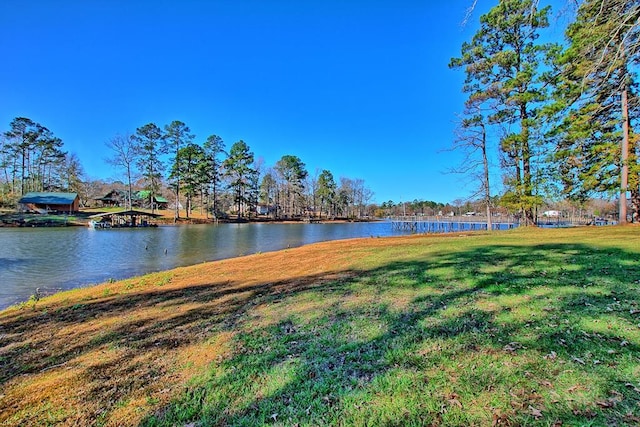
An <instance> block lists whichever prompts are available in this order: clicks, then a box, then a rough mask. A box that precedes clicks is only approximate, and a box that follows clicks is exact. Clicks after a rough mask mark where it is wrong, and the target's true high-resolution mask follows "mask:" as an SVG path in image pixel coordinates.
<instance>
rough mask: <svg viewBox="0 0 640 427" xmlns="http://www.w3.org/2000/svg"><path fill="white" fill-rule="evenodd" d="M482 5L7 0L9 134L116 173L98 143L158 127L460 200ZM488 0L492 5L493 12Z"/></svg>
mask: <svg viewBox="0 0 640 427" xmlns="http://www.w3.org/2000/svg"><path fill="white" fill-rule="evenodd" d="M472 3H473V1H472V0H452V1H448V2H444V1H431V0H422V1H418V0H415V1H411V0H395V1H391V0H388V1H377V0H368V1H364V0H351V1H350V0H324V1H319V0H309V1H306V0H269V1H267V0H211V1H205V0H201V1H191V0H183V1H161V0H156V1H131V0H127V1H117V0H110V1H91V0H82V1H79V0H78V1H75V0H65V1H19V0H4V1H2V2H0V57H2V58H3V65H2V67H0V129H1V130H7V129H8V126H9V122H10V121H11V120H12V119H13V118H14V117H18V116H23V117H28V118H31V119H32V120H34V121H36V122H38V123H40V124H42V125H44V126H47V127H48V128H49V129H50V130H51V131H53V132H54V134H55V135H56V136H58V137H60V138H62V139H63V141H64V143H65V149H66V150H68V151H70V152H74V153H76V154H77V155H78V157H79V158H80V160H81V162H82V164H83V166H84V169H85V171H86V173H87V175H88V176H90V177H92V178H119V177H120V176H119V175H118V174H117V173H116V172H115V171H113V170H112V168H111V167H109V166H107V164H106V163H105V161H104V159H105V158H106V157H107V156H109V154H110V152H109V151H108V149H107V148H106V147H105V145H104V143H105V141H107V140H108V139H109V138H111V137H113V136H114V135H116V134H118V133H120V134H122V133H126V132H130V133H133V132H135V129H136V128H137V127H140V126H142V125H144V124H146V123H149V122H154V123H156V124H158V125H160V126H164V125H165V124H167V123H169V122H171V121H172V120H181V121H183V122H185V123H186V124H187V125H188V126H189V127H190V128H191V130H192V132H193V133H194V134H196V140H197V141H198V142H203V141H204V140H205V139H206V138H207V136H209V135H211V134H216V135H219V136H221V137H222V138H223V139H224V141H225V143H226V145H227V148H229V147H230V146H231V145H232V144H233V143H234V142H235V141H238V140H240V139H242V140H244V141H245V142H246V143H247V144H248V145H249V147H250V148H251V149H252V151H253V152H254V153H255V155H256V157H257V158H262V159H263V161H264V163H265V165H267V166H270V165H273V164H275V162H276V161H277V160H278V159H279V158H281V157H282V156H283V155H286V154H290V155H296V156H298V157H300V158H301V159H302V161H303V162H304V163H305V164H306V165H307V169H308V171H309V172H310V174H313V173H314V172H315V171H316V169H328V170H330V171H331V172H332V173H333V174H334V176H335V177H336V179H338V178H339V177H340V176H345V177H349V178H361V179H363V180H364V181H365V183H366V185H367V186H368V187H369V188H371V189H372V190H373V191H374V193H375V195H374V199H375V200H376V201H377V202H380V203H381V202H383V201H387V200H393V201H395V202H399V201H406V200H413V199H423V200H435V201H440V202H451V201H453V200H454V199H457V198H464V197H465V196H467V195H468V194H469V190H468V187H467V185H466V184H465V182H464V180H463V179H462V178H461V177H460V176H457V175H450V174H446V173H444V172H445V171H446V170H447V169H449V168H450V167H451V166H453V165H454V164H455V163H456V162H457V161H458V157H459V155H458V154H457V153H452V152H446V151H443V150H445V149H446V148H448V147H449V146H450V145H451V142H452V138H453V128H454V121H455V113H456V112H459V111H460V110H461V108H462V104H463V101H464V95H463V94H462V93H461V91H460V89H461V85H462V81H463V78H464V76H463V73H462V72H460V71H452V70H449V68H448V66H447V65H448V62H449V60H450V58H451V57H453V56H457V55H458V54H459V52H460V46H461V44H462V42H463V41H466V40H470V38H471V37H472V35H473V33H474V32H475V31H476V30H477V22H478V18H479V15H480V13H484V12H485V11H486V8H488V7H490V6H491V4H489V3H493V2H484V4H482V3H483V2H480V3H481V4H479V5H478V7H477V9H476V11H475V13H474V15H473V16H472V18H471V20H470V21H469V23H468V24H467V25H466V26H464V27H463V26H462V25H461V23H462V21H463V20H464V17H465V11H466V10H467V8H468V7H469V6H470V5H471V4H472ZM483 7H484V8H485V9H483Z"/></svg>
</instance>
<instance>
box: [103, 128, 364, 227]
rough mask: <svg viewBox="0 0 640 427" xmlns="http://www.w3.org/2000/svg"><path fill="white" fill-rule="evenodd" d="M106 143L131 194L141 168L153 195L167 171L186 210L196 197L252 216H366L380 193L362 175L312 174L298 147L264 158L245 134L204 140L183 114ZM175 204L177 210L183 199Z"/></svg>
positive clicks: (203, 204)
mask: <svg viewBox="0 0 640 427" xmlns="http://www.w3.org/2000/svg"><path fill="white" fill-rule="evenodd" d="M107 146H108V147H109V148H110V149H111V151H112V154H113V155H112V157H111V158H110V159H109V161H110V163H111V164H113V165H115V166H118V167H120V168H121V169H122V170H123V171H124V172H125V174H126V176H127V187H128V188H129V191H128V193H129V194H131V193H132V191H131V187H132V181H131V176H132V175H134V170H137V171H138V172H139V173H140V175H141V177H142V179H143V182H144V186H145V188H146V189H147V190H149V192H150V196H149V197H150V199H151V200H153V197H154V196H155V195H156V194H158V192H159V191H160V190H161V185H162V182H163V180H162V178H163V177H165V178H166V182H167V188H168V189H169V190H170V191H171V192H172V193H173V194H174V195H175V200H177V201H180V200H184V202H185V206H184V208H185V212H186V216H187V217H189V215H190V213H191V212H192V209H193V207H194V205H196V204H197V205H198V206H199V207H200V209H203V210H204V211H205V212H207V213H211V214H213V215H214V217H219V216H220V215H226V214H227V213H231V214H235V215H236V216H237V217H238V218H250V217H252V216H255V215H256V214H257V213H258V212H259V211H260V213H262V214H263V215H268V216H270V217H272V218H274V219H287V218H289V219H290V218H300V217H304V216H309V217H311V216H319V217H322V216H323V215H324V216H326V217H336V216H340V217H348V218H361V217H363V216H366V215H368V214H369V211H368V209H367V206H368V205H369V204H370V202H371V199H372V197H373V192H372V191H371V190H370V189H369V188H367V187H366V186H365V184H364V181H363V180H362V179H350V178H345V177H341V178H340V179H339V181H338V182H336V180H335V178H334V176H333V174H332V173H331V172H330V171H329V170H326V169H325V170H321V171H316V173H315V174H313V175H311V174H309V172H308V170H307V168H306V165H305V164H304V163H303V161H302V160H301V159H300V158H299V157H297V156H294V155H290V154H287V155H283V156H282V158H281V159H280V160H278V161H277V162H276V164H275V165H273V166H265V165H264V164H263V162H262V161H261V160H259V159H256V157H255V155H254V153H253V151H252V150H251V148H250V147H249V145H248V144H247V143H246V142H245V141H243V140H239V141H237V142H234V143H233V144H232V145H231V147H229V149H228V150H227V149H226V146H225V142H224V140H223V139H222V137H220V136H219V135H215V134H214V135H210V136H208V137H207V138H206V139H205V140H204V142H203V143H202V144H198V143H197V142H195V135H193V134H192V133H191V130H190V129H189V127H188V126H187V125H186V124H185V123H183V122H181V121H173V122H171V123H170V124H168V125H166V126H164V127H163V128H160V127H159V126H158V125H156V124H154V123H148V124H146V125H144V126H142V127H139V128H137V129H136V132H135V133H134V134H132V135H124V136H120V135H118V136H116V137H114V138H112V139H111V140H110V141H108V142H107ZM165 174H166V175H165ZM152 207H153V204H152ZM174 209H175V216H176V218H177V217H178V216H179V205H178V203H176V204H175V206H174Z"/></svg>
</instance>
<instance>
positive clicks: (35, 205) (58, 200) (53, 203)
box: [18, 192, 80, 213]
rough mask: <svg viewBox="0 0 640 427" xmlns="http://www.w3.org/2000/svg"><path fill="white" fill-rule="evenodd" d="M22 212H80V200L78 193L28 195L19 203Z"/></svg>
mask: <svg viewBox="0 0 640 427" xmlns="http://www.w3.org/2000/svg"><path fill="white" fill-rule="evenodd" d="M18 206H19V208H20V210H21V211H26V212H29V211H30V212H39V213H49V212H54V213H55V212H67V213H71V212H78V211H79V210H80V198H79V197H78V193H55V192H46V193H36V192H32V193H27V194H25V195H24V196H22V198H21V199H20V200H19V201H18Z"/></svg>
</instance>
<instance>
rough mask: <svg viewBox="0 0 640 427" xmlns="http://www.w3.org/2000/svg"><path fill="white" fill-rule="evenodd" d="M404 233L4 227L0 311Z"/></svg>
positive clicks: (353, 227)
mask: <svg viewBox="0 0 640 427" xmlns="http://www.w3.org/2000/svg"><path fill="white" fill-rule="evenodd" d="M398 234H406V233H404V232H401V231H396V230H392V229H391V225H390V224H389V223H386V222H376V223H354V224H221V225H218V226H211V225H188V226H179V227H158V228H141V229H107V230H89V229H85V228H82V227H69V228H30V229H25V228H0V309H2V308H5V307H7V306H9V305H11V304H14V303H16V302H19V301H24V300H26V299H28V298H29V296H30V295H32V294H33V293H34V292H35V290H36V288H40V289H42V290H44V291H45V292H53V291H54V290H60V289H71V288H75V287H80V286H86V285H90V284H95V283H101V282H104V281H107V280H109V279H111V278H113V279H123V278H127V277H132V276H137V275H140V274H145V273H149V272H153V271H161V270H167V269H171V268H175V267H179V266H185V265H193V264H198V263H201V262H205V261H213V260H218V259H224V258H231V257H236V256H241V255H248V254H252V253H256V252H268V251H274V250H278V249H284V248H287V247H296V246H301V245H304V244H308V243H313V242H319V241H326V240H338V239H347V238H354V237H369V236H390V235H398Z"/></svg>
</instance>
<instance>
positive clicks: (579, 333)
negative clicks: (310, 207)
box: [0, 227, 640, 426]
mask: <svg viewBox="0 0 640 427" xmlns="http://www.w3.org/2000/svg"><path fill="white" fill-rule="evenodd" d="M639 242H640V229H639V228H634V227H629V228H617V227H613V228H591V229H576V230H515V231H510V232H506V233H492V234H487V233H478V234H472V235H469V234H465V235H458V236H451V237H446V238H445V237H440V236H438V237H420V236H418V237H410V238H391V239H360V240H353V241H346V242H335V243H324V244H318V245H311V246H308V247H304V248H298V249H291V250H287V251H281V252H276V253H270V254H260V255H254V256H251V257H246V258H242V259H237V260H227V261H222V262H217V263H211V264H207V265H201V266H195V267H191V268H183V269H177V270H174V271H172V272H166V273H158V274H155V275H148V276H145V277H142V278H136V279H129V280H126V281H122V282H116V283H109V284H106V285H103V286H102V287H97V288H95V289H87V290H78V291H73V292H71V293H68V294H62V295H57V296H54V297H53V298H51V299H46V300H42V301H39V302H38V303H37V304H36V305H35V307H34V309H22V310H19V309H12V310H8V311H5V312H4V313H2V314H0V333H1V334H5V337H7V339H8V342H7V344H4V347H2V348H0V374H1V376H0V381H2V385H3V387H4V388H3V394H2V395H1V396H0V406H2V407H3V408H12V409H11V410H10V411H0V413H2V414H3V415H0V423H5V424H7V425H21V424H25V423H26V424H29V423H32V424H34V423H35V424H47V423H57V424H63V425H64V424H68V425H74V424H95V425H101V424H104V425H139V424H142V425H150V426H155V425H167V426H173V425H193V426H205V425H245V426H253V425H283V426H285V425H286V426H289V425H300V426H319V425H332V426H333V425H345V426H347V425H348V426H350V425H363V426H369V425H402V426H404V425H409V426H410V425H416V426H417V425H447V426H469V425H481V426H483V425H487V426H493V425H514V426H515V425H518V426H520V425H541V426H549V425H594V426H597V425H637V424H640V380H639V379H638V378H640V355H639V354H640V352H639V351H638V350H639V349H640V311H639V306H638V302H639V301H640V298H639V297H640V243H639ZM105 289H108V293H106V292H105ZM43 313H45V314H43ZM43 358H44V359H43ZM107 375H109V377H107ZM36 390H38V391H37V392H36Z"/></svg>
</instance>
